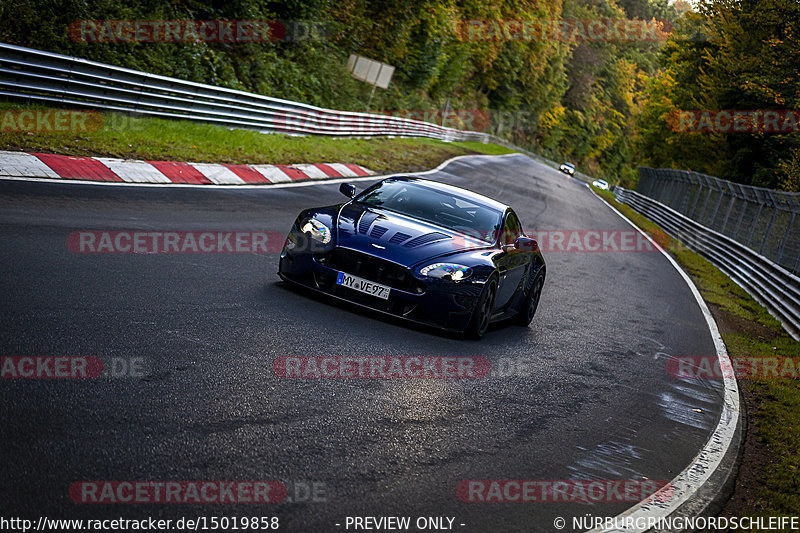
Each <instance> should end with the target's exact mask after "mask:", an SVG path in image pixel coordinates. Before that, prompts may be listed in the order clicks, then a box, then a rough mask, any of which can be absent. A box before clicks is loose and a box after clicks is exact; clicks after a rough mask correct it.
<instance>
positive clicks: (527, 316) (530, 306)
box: [517, 275, 544, 327]
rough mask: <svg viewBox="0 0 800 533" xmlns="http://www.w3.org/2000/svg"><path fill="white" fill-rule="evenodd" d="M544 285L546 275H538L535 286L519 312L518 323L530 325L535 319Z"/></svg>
mask: <svg viewBox="0 0 800 533" xmlns="http://www.w3.org/2000/svg"><path fill="white" fill-rule="evenodd" d="M543 286H544V276H542V275H539V276H536V279H535V280H533V287H531V290H530V292H528V296H526V297H525V300H524V301H523V303H522V307H521V308H520V311H519V314H518V315H517V325H518V326H523V327H528V326H529V325H530V323H531V320H533V317H534V315H535V314H536V310H537V309H538V308H539V299H540V298H541V296H542V287H543Z"/></svg>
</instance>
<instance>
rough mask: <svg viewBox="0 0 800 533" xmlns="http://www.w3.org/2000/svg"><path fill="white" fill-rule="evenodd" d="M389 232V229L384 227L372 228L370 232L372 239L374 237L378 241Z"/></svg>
mask: <svg viewBox="0 0 800 533" xmlns="http://www.w3.org/2000/svg"><path fill="white" fill-rule="evenodd" d="M387 231H389V228H384V227H383V226H375V227H374V228H372V231H371V232H369V236H370V237H374V238H376V239H380V238H381V237H383V234H384V233H386V232H387Z"/></svg>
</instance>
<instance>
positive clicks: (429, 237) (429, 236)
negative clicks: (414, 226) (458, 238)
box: [403, 231, 450, 248]
mask: <svg viewBox="0 0 800 533" xmlns="http://www.w3.org/2000/svg"><path fill="white" fill-rule="evenodd" d="M449 238H450V236H449V235H445V234H444V233H439V232H438V231H433V232H431V233H426V234H425V235H420V236H419V237H415V238H413V239H411V240H410V241H408V242H407V243H405V244H404V245H403V246H406V247H408V248H416V247H417V246H422V245H423V244H428V243H431V242H436V241H443V240H444V239H449Z"/></svg>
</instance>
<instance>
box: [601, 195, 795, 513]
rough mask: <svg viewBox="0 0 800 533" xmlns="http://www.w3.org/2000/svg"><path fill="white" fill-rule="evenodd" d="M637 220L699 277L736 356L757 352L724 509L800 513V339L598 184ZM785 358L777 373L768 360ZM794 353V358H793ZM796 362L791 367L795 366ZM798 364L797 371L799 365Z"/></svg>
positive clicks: (744, 385) (744, 386) (745, 387)
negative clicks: (738, 460)
mask: <svg viewBox="0 0 800 533" xmlns="http://www.w3.org/2000/svg"><path fill="white" fill-rule="evenodd" d="M594 190H595V192H597V193H598V194H599V195H600V196H602V197H603V199H604V200H606V201H607V202H608V203H609V204H611V205H612V206H614V207H615V208H616V209H618V210H619V211H620V212H621V213H622V214H623V215H625V216H626V217H628V218H629V219H630V220H631V221H632V222H633V223H635V224H636V225H637V226H639V227H640V228H642V229H643V230H645V231H648V232H651V233H652V234H653V235H655V238H656V240H657V241H659V244H662V246H663V245H664V244H667V245H666V246H665V248H666V249H667V251H668V252H669V253H670V254H671V255H672V256H673V257H674V258H675V259H676V260H677V261H678V263H680V265H681V266H682V267H683V268H684V270H686V272H687V273H688V274H689V276H690V277H691V278H692V280H693V281H694V283H695V284H696V285H697V288H698V289H699V290H700V294H701V295H702V296H703V298H704V299H705V301H706V303H707V304H708V306H709V309H710V310H711V312H712V313H713V315H714V318H715V319H716V321H717V325H718V326H719V329H720V333H721V334H722V338H723V340H724V341H725V346H726V347H727V349H728V354H729V355H730V356H731V358H757V359H758V363H756V364H760V365H762V366H759V367H757V368H764V371H763V372H759V374H760V375H759V377H757V378H755V377H750V378H747V379H743V378H739V379H738V381H739V386H740V389H741V391H742V396H743V398H744V402H745V406H746V409H747V416H748V420H749V424H748V428H747V435H746V438H745V444H744V456H743V460H742V465H741V467H740V470H739V475H738V478H737V481H736V488H735V490H734V494H733V496H732V497H731V499H730V500H729V501H728V503H727V504H726V506H725V508H724V509H723V510H722V515H724V516H729V517H733V516H763V517H768V516H778V515H782V516H796V515H800V380H798V379H796V378H795V379H792V378H781V377H778V376H777V375H776V374H778V373H780V372H779V371H783V372H785V374H784V375H786V374H788V375H794V376H798V375H800V368H798V367H797V363H798V362H800V343H799V342H797V341H795V340H794V339H792V338H791V337H790V336H789V334H788V333H786V331H784V330H783V328H782V327H781V325H780V323H779V322H778V321H777V320H776V319H775V318H774V317H773V316H772V315H770V314H769V313H768V312H767V310H766V309H765V308H764V307H763V306H762V305H761V304H759V303H758V302H756V301H755V300H754V299H753V298H752V297H751V296H750V295H749V294H747V292H745V291H744V289H742V288H741V287H739V286H738V285H737V284H735V283H734V282H733V281H731V279H730V278H729V277H728V276H726V275H725V274H723V273H722V272H721V271H720V270H719V269H718V268H717V267H715V266H714V265H712V264H711V263H709V262H708V261H706V260H705V259H703V258H702V257H701V256H700V255H698V254H696V253H694V252H692V251H691V250H689V249H688V248H687V247H686V246H684V245H683V244H682V243H681V242H680V241H677V240H675V239H671V238H668V237H667V238H666V239H668V240H666V241H665V240H664V238H665V237H666V234H665V233H664V232H663V231H662V230H661V229H660V228H659V227H658V226H657V225H656V224H655V223H653V222H652V221H650V220H649V219H647V218H646V217H644V216H642V215H640V214H639V213H637V212H636V211H634V210H633V209H631V208H630V207H629V206H627V205H625V204H621V203H619V202H617V201H616V200H615V199H614V195H613V194H611V193H610V192H608V191H601V190H599V189H596V188H595V189H594ZM775 359H777V360H779V361H782V363H779V366H778V368H777V369H776V370H777V371H778V372H774V373H773V372H771V371H768V370H766V368H765V367H763V365H764V363H765V362H766V361H774V360H775ZM790 359H791V361H790ZM789 364H791V366H788V365H789ZM792 370H793V371H792Z"/></svg>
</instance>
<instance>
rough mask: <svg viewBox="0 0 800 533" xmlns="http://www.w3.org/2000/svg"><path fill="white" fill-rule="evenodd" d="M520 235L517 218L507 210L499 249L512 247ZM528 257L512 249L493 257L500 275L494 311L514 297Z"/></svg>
mask: <svg viewBox="0 0 800 533" xmlns="http://www.w3.org/2000/svg"><path fill="white" fill-rule="evenodd" d="M522 235H523V233H522V226H521V225H520V223H519V218H517V215H516V213H514V211H512V210H511V209H509V210H508V211H507V212H506V215H505V218H504V220H503V226H502V228H501V230H500V237H499V239H500V247H501V248H502V247H504V246H507V245H511V246H513V245H514V241H516V240H517V237H520V236H522ZM529 255H530V254H529V253H528V252H525V251H522V250H515V249H513V248H512V249H511V250H510V251H502V252H500V253H499V254H498V255H497V256H495V257H496V260H495V262H496V265H497V270H498V272H499V274H500V280H499V284H498V289H497V296H496V297H495V309H501V308H503V307H505V306H506V305H508V303H509V301H510V300H511V298H512V297H513V296H514V293H515V291H516V289H517V287H518V286H519V284H520V282H521V281H522V276H524V275H525V268H526V267H527V266H528V263H529V257H528V256H529Z"/></svg>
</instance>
